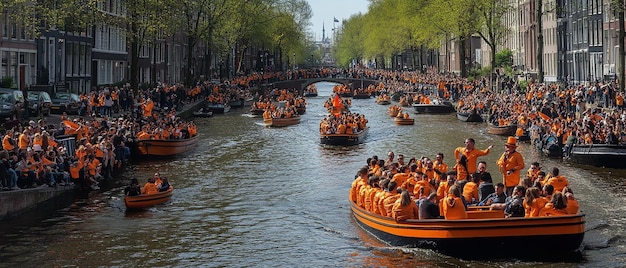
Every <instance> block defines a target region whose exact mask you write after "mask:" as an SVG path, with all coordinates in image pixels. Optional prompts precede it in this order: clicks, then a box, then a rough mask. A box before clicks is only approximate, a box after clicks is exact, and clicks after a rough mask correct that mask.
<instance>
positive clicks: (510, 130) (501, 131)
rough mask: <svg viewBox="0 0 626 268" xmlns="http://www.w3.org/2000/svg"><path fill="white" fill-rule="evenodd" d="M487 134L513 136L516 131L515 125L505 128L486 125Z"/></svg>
mask: <svg viewBox="0 0 626 268" xmlns="http://www.w3.org/2000/svg"><path fill="white" fill-rule="evenodd" d="M487 127H488V129H487V132H488V133H489V134H494V135H500V136H513V135H514V134H515V130H517V125H516V124H511V125H506V126H496V125H494V124H491V123H489V124H488V125H487Z"/></svg>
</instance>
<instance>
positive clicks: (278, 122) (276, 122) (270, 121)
mask: <svg viewBox="0 0 626 268" xmlns="http://www.w3.org/2000/svg"><path fill="white" fill-rule="evenodd" d="M263 122H264V123H265V126H268V127H286V126H291V125H296V124H298V123H300V116H294V117H289V118H273V117H270V118H264V119H263Z"/></svg>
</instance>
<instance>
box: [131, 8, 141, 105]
mask: <svg viewBox="0 0 626 268" xmlns="http://www.w3.org/2000/svg"><path fill="white" fill-rule="evenodd" d="M130 32H131V36H132V37H131V38H130V51H131V59H130V87H131V88H132V89H133V91H134V93H135V96H137V92H138V90H139V42H138V40H137V39H138V37H137V23H136V22H135V20H133V23H131V25H130Z"/></svg>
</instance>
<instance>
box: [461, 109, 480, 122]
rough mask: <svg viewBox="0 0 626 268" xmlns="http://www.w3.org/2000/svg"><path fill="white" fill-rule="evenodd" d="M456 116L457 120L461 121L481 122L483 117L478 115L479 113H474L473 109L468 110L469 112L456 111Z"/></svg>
mask: <svg viewBox="0 0 626 268" xmlns="http://www.w3.org/2000/svg"><path fill="white" fill-rule="evenodd" d="M456 118H458V119H459V120H461V121H463V122H482V121H483V117H482V116H480V114H478V113H476V112H475V111H473V112H469V113H468V112H457V113H456Z"/></svg>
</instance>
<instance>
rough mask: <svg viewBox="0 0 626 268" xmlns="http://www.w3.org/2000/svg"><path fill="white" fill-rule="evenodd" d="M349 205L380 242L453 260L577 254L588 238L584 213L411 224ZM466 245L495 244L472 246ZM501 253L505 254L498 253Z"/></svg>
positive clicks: (411, 221)
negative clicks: (496, 256) (519, 255)
mask: <svg viewBox="0 0 626 268" xmlns="http://www.w3.org/2000/svg"><path fill="white" fill-rule="evenodd" d="M350 203H351V209H352V215H353V216H354V218H355V219H356V221H357V223H358V224H359V225H360V226H361V227H362V228H363V229H365V230H366V231H368V232H369V233H371V234H372V235H374V236H376V237H377V238H378V239H380V240H381V241H383V242H385V243H387V244H389V245H392V246H402V247H421V248H431V249H435V250H438V251H441V252H443V253H445V254H449V255H457V256H466V255H469V256H472V257H479V256H480V255H481V254H484V255H486V256H494V254H497V255H515V254H517V253H523V254H525V255H529V254H533V253H549V254H554V252H568V251H575V250H578V249H579V248H580V245H581V243H582V241H583V238H584V234H585V216H584V214H577V215H568V216H554V217H535V218H503V217H502V218H478V219H466V220H444V219H429V220H409V221H406V222H403V223H398V222H396V221H395V220H394V219H393V218H390V217H383V216H380V215H375V214H373V213H371V212H369V211H366V210H364V209H363V208H361V207H359V206H357V205H356V204H355V203H354V202H350ZM468 245H491V246H489V249H486V248H484V247H471V246H468ZM498 250H501V251H502V252H497V251H498Z"/></svg>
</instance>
